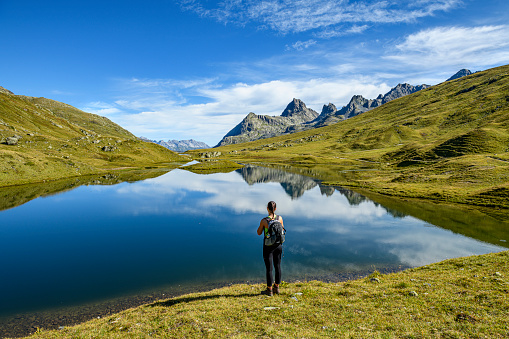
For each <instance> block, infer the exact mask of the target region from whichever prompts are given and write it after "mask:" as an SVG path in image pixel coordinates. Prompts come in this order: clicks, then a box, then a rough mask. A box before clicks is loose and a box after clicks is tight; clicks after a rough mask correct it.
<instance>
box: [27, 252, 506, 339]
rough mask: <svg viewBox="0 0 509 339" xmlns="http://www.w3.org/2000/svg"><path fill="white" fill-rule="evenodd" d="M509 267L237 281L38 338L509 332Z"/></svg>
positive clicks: (487, 263) (465, 265)
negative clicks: (272, 288)
mask: <svg viewBox="0 0 509 339" xmlns="http://www.w3.org/2000/svg"><path fill="white" fill-rule="evenodd" d="M508 269H509V252H501V253H496V254H487V255H482V256H473V257H467V258H457V259H451V260H446V261H443V262H440V263H437V264H432V265H428V266H424V267H421V268H416V269H410V270H407V271H403V272H399V273H393V274H388V275H381V274H377V272H374V273H373V274H372V275H371V276H370V277H368V278H365V279H359V280H354V281H347V282H341V283H323V282H316V281H312V282H296V283H291V284H287V283H284V284H282V288H281V291H282V292H281V294H280V295H277V296H274V297H266V296H261V295H259V291H260V290H261V289H262V285H234V286H231V287H225V288H222V289H217V290H213V291H210V292H206V293H195V294H189V295H185V296H181V297H176V298H172V299H168V300H166V301H161V302H156V303H153V304H150V305H145V306H141V307H137V308H134V309H130V310H126V311H124V312H121V313H119V314H115V315H112V316H108V317H105V318H102V319H95V320H92V321H89V322H87V323H84V324H81V325H77V326H75V327H68V328H64V329H62V330H57V331H47V330H40V331H38V332H37V333H36V334H35V335H34V336H33V337H34V338H193V337H203V338H330V337H334V338H486V337H488V338H507V336H508V335H509V323H508V322H507V319H508V317H509V294H508V292H509V291H508V289H509V287H508V284H509V280H508V278H509V277H508V272H509V270H508ZM371 278H377V279H378V281H371ZM267 307H272V308H273V309H266V308H267Z"/></svg>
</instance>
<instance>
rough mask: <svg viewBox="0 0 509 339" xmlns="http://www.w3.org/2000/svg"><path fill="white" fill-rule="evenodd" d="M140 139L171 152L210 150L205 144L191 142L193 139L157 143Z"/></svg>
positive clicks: (143, 138)
mask: <svg viewBox="0 0 509 339" xmlns="http://www.w3.org/2000/svg"><path fill="white" fill-rule="evenodd" d="M140 139H141V140H143V141H147V142H153V143H155V144H158V145H161V146H163V147H166V148H167V149H169V150H172V151H174V152H185V151H189V150H192V149H205V148H210V146H209V145H207V144H206V143H204V142H201V141H196V140H193V139H189V140H168V141H164V140H159V141H156V140H150V139H147V138H145V137H140Z"/></svg>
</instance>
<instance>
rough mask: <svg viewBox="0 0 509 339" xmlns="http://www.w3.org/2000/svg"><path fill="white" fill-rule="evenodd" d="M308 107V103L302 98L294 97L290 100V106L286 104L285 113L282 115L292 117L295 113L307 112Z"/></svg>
mask: <svg viewBox="0 0 509 339" xmlns="http://www.w3.org/2000/svg"><path fill="white" fill-rule="evenodd" d="M307 109H308V108H307V107H306V104H305V103H304V102H303V101H302V100H300V99H295V98H293V100H292V101H290V103H289V104H288V106H286V108H285V110H284V111H283V113H281V116H282V117H291V116H294V115H295V114H299V113H302V112H305V111H306V110H307Z"/></svg>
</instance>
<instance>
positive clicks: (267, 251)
mask: <svg viewBox="0 0 509 339" xmlns="http://www.w3.org/2000/svg"><path fill="white" fill-rule="evenodd" d="M267 212H268V213H269V216H268V217H265V218H263V219H262V220H261V221H260V226H258V230H257V233H258V235H262V234H263V235H264V238H265V236H266V235H267V233H268V229H269V221H270V220H278V221H279V222H280V223H281V225H283V218H282V217H281V216H279V215H276V214H275V213H274V212H276V203H275V202H274V201H269V203H268V204H267ZM283 227H284V225H283ZM282 253H283V245H282V244H279V243H276V244H274V245H272V246H265V241H264V242H263V261H264V262H265V272H266V276H267V289H266V290H264V291H262V294H265V295H268V296H272V295H273V293H275V294H279V284H280V283H281V254H282ZM272 264H274V270H275V271H276V281H275V282H274V286H272V282H273V278H272Z"/></svg>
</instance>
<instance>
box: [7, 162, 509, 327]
mask: <svg viewBox="0 0 509 339" xmlns="http://www.w3.org/2000/svg"><path fill="white" fill-rule="evenodd" d="M0 198H1V199H2V202H1V205H0V209H1V211H0V272H1V277H0V337H2V336H18V335H28V334H29V333H33V332H34V331H35V330H36V329H37V327H44V328H59V327H61V326H69V325H71V324H73V323H76V322H80V321H86V320H87V319H91V318H94V317H101V316H104V315H106V314H110V313H113V312H118V311H121V310H123V309H126V308H129V307H133V306H137V305H140V304H143V303H147V302H151V301H154V300H157V299H164V298H169V297H172V296H176V295H180V294H183V293H190V292H194V291H202V290H210V289H213V288H215V287H219V286H225V285H228V284H235V283H253V284H254V283H256V284H258V283H262V282H264V279H265V268H264V264H263V258H262V237H261V236H258V235H257V234H256V229H257V227H258V225H259V222H260V219H261V218H263V217H265V216H266V215H267V211H266V206H267V202H268V201H270V200H274V201H275V202H276V203H277V211H276V214H280V215H282V216H283V218H284V225H285V228H286V231H287V232H286V242H285V244H284V256H283V260H282V270H283V281H287V282H293V281H297V280H300V281H306V280H323V281H341V280H346V279H352V278H358V277H362V276H366V275H368V274H370V273H372V272H373V271H374V270H377V271H379V272H381V273H389V272H394V271H398V270H402V269H405V268H410V267H416V266H423V265H427V264H430V263H434V262H438V261H441V260H444V259H448V258H455V257H462V256H470V255H476V254H485V253H490V252H499V251H504V250H507V248H508V247H509V246H508V243H507V240H509V222H508V221H507V219H506V220H500V218H497V217H496V216H494V215H493V214H490V213H486V211H485V210H483V209H478V208H474V207H471V206H452V205H445V204H438V203H430V202H423V201H409V200H401V199H400V200H398V199H392V198H388V197H383V196H376V195H369V197H367V196H366V195H361V194H359V193H356V192H354V191H350V190H347V189H343V188H341V187H332V186H324V185H322V184H321V182H320V181H319V180H317V179H315V178H313V177H311V176H304V175H299V174H295V173H290V172H285V171H283V170H280V169H275V168H265V167H257V166H246V167H245V168H242V169H239V170H236V171H233V172H230V173H217V174H207V175H199V174H194V173H191V172H189V171H187V170H185V167H181V168H177V169H173V170H170V171H168V170H166V171H161V170H152V171H150V170H148V171H147V173H141V174H138V176H137V177H136V178H134V179H133V178H131V179H126V178H122V177H121V176H118V175H104V176H100V177H95V178H88V179H87V178H73V179H68V180H62V181H58V182H51V183H45V184H38V185H25V186H17V187H8V188H2V189H0ZM260 286H261V285H260Z"/></svg>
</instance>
